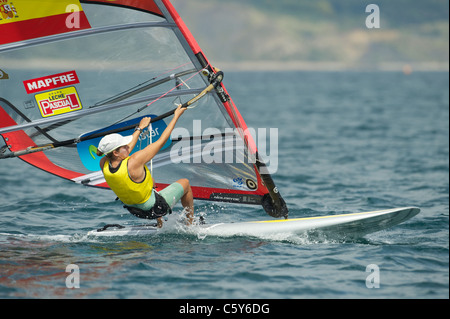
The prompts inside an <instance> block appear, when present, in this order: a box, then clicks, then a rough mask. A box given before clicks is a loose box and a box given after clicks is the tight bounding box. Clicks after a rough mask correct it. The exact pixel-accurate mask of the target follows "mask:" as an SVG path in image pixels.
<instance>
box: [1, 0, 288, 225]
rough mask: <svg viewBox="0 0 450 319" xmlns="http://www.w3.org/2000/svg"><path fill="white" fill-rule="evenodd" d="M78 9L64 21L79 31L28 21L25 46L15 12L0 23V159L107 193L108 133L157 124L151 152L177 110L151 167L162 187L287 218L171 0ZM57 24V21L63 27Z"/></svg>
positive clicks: (20, 0)
mask: <svg viewBox="0 0 450 319" xmlns="http://www.w3.org/2000/svg"><path fill="white" fill-rule="evenodd" d="M30 1H31V0H14V5H16V4H17V9H18V11H22V12H23V11H24V10H26V8H27V7H26V6H25V4H30V3H32V2H30ZM63 1H67V0H63ZM7 2H8V3H9V2H10V1H7ZM57 2H58V0H47V1H45V2H42V3H40V5H41V6H42V7H40V10H41V11H40V15H42V16H43V17H45V18H46V19H45V21H47V22H48V21H49V20H48V19H51V18H55V16H57V14H52V13H54V12H55V11H52V10H53V9H52V10H51V9H48V10H49V11H46V9H45V6H48V8H50V6H51V5H52V4H56V3H57ZM33 3H34V7H36V3H37V2H33ZM60 4H61V3H60ZM72 4H75V5H78V6H79V8H78V9H77V10H78V11H77V10H74V11H73V12H72V14H74V15H73V16H70V12H66V13H64V14H65V17H66V20H65V21H64V23H67V21H72V22H73V23H75V22H76V20H67V18H68V17H71V18H74V19H75V18H76V17H77V15H78V14H79V17H80V18H81V19H82V21H81V20H80V22H82V23H81V24H80V25H79V28H72V29H70V30H69V29H68V28H67V26H61V25H59V26H57V28H56V31H51V30H46V28H51V27H54V25H53V26H52V25H45V24H43V21H44V20H41V19H40V18H41V16H38V17H35V16H33V15H31V16H30V18H29V19H25V20H24V21H26V23H27V25H33V24H36V30H39V32H37V33H36V34H34V35H33V34H30V33H28V34H25V35H24V36H23V37H21V36H20V32H19V31H21V30H23V25H24V24H23V23H21V22H23V21H19V20H18V19H19V18H18V16H19V14H17V17H16V16H13V17H11V19H12V20H10V21H8V23H4V21H3V23H0V32H3V31H4V30H15V33H14V36H11V37H9V38H8V40H6V41H4V42H3V44H0V115H1V116H0V135H1V136H2V138H3V141H4V143H5V145H4V146H1V145H0V146H1V151H2V154H0V160H1V159H2V158H8V157H19V158H20V159H22V160H24V161H26V162H27V163H29V164H31V165H33V166H36V167H38V168H40V169H42V170H44V171H47V172H49V173H51V174H54V175H56V176H59V177H62V178H65V179H67V180H70V181H72V182H75V183H79V184H82V185H85V186H92V187H98V188H105V189H108V185H107V184H106V182H105V181H104V178H103V177H102V174H101V171H100V168H99V161H100V157H98V156H97V155H96V146H97V145H98V142H99V139H100V138H101V137H102V136H104V135H105V134H109V133H111V132H119V134H123V135H125V134H126V135H128V134H131V133H132V132H133V129H134V127H135V126H136V125H137V124H138V123H139V121H140V119H141V118H142V117H144V116H150V117H152V127H151V129H150V130H146V131H145V132H143V133H142V134H141V137H140V139H139V142H138V144H137V145H136V149H135V150H134V151H137V150H139V149H143V148H144V147H146V145H148V144H149V140H150V141H151V140H153V141H155V140H156V139H158V138H159V136H160V134H162V132H163V131H164V129H165V127H166V125H167V121H170V119H169V117H170V116H171V115H172V114H173V110H174V108H176V106H177V105H180V104H181V105H183V106H184V107H189V108H192V109H191V110H188V111H187V112H185V113H184V114H183V116H182V117H181V118H180V119H179V121H178V123H177V128H176V130H174V132H173V134H172V137H171V139H170V140H169V141H168V142H167V143H166V144H167V145H165V146H164V147H163V149H162V150H161V152H160V154H158V155H157V156H156V157H155V158H154V160H153V168H154V170H155V171H154V175H155V182H156V183H155V185H156V188H157V189H162V188H163V187H165V186H167V185H169V184H171V183H172V182H174V181H176V180H178V179H180V178H187V179H189V180H190V183H191V186H192V189H193V192H194V197H195V198H196V199H201V200H208V201H218V202H230V203H238V204H251V205H262V206H263V207H264V209H265V210H266V212H267V213H268V214H269V215H271V216H273V217H283V216H284V217H287V213H288V211H287V207H286V205H285V203H284V200H283V199H282V197H281V195H280V194H279V192H278V190H277V189H276V186H275V183H274V182H273V180H272V178H271V176H270V175H269V174H267V172H265V170H264V168H265V164H264V161H263V160H262V158H261V157H260V156H259V154H258V149H257V146H256V143H255V141H254V140H253V137H252V136H251V134H250V133H249V132H248V131H249V130H248V128H247V125H246V124H245V121H244V119H243V117H242V115H241V114H240V113H239V110H238V109H237V107H236V105H235V104H234V102H233V100H232V99H231V97H230V95H229V94H228V92H227V90H226V88H225V86H224V84H223V82H222V77H223V74H222V72H219V71H218V70H217V69H215V68H214V67H213V66H212V65H211V63H210V62H209V60H208V59H207V58H206V56H205V55H204V53H203V51H202V50H201V48H200V46H199V44H198V43H197V41H196V40H195V38H194V37H193V35H192V34H191V32H190V31H189V29H188V28H187V26H186V25H185V24H184V22H183V20H182V19H181V17H180V16H179V15H178V13H177V12H176V10H175V8H174V6H173V5H172V4H171V3H170V1H169V0H115V1H107V0H96V1H90V0H81V1H79V2H78V1H74V2H73V3H72ZM58 8H59V9H58V10H59V11H56V12H57V13H59V14H62V13H61V12H60V11H61V6H59V7H58ZM19 13H20V12H19ZM60 18H61V17H59V18H58V19H55V20H53V22H55V23H61V19H60ZM14 19H16V20H14ZM58 21H59V22H58ZM75 24H76V23H75ZM218 78H220V80H219V79H218ZM194 102H195V103H194Z"/></svg>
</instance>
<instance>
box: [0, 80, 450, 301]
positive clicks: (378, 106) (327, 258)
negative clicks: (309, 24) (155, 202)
mask: <svg viewBox="0 0 450 319" xmlns="http://www.w3.org/2000/svg"><path fill="white" fill-rule="evenodd" d="M224 83H225V85H226V87H227V88H228V91H229V92H230V94H231V96H232V97H233V99H234V101H235V103H236V105H237V106H238V108H239V110H240V111H241V113H242V115H243V117H244V118H245V120H246V122H247V124H248V126H249V127H253V128H267V129H269V128H278V152H279V154H278V170H277V172H276V173H275V174H274V175H273V178H274V180H275V182H276V183H277V185H278V188H279V190H280V192H281V194H282V195H283V197H284V198H285V200H286V202H287V205H288V207H289V209H290V217H292V218H299V217H307V216H325V215H331V214H341V213H357V212H364V211H372V210H379V209H385V208H394V207H404V206H417V207H419V208H421V213H420V214H419V215H417V216H415V217H414V218H412V219H411V220H409V221H407V222H405V223H404V224H401V225H398V226H396V227H394V228H391V229H388V230H384V231H380V232H377V233H373V234H370V235H368V236H366V237H364V238H361V239H357V240H327V239H318V238H311V237H308V236H307V235H304V236H277V237H263V236H261V237H242V236H236V237H211V236H206V237H205V236H201V235H200V234H187V233H186V232H184V231H183V229H182V227H179V225H177V224H176V222H174V221H173V220H171V219H169V221H168V223H167V228H168V229H167V231H165V232H162V233H161V234H159V235H157V236H154V237H141V238H133V237H117V238H109V239H96V238H89V237H88V236H86V233H87V232H88V231H89V230H92V229H95V228H98V227H100V226H102V225H104V224H105V223H119V224H130V223H133V222H135V221H136V218H135V217H133V216H131V215H130V214H128V213H127V212H126V211H124V210H123V209H122V208H121V206H120V205H118V204H117V203H115V202H112V201H111V196H110V194H106V193H105V191H103V190H99V189H92V188H86V187H83V186H79V185H76V184H74V183H71V182H67V181H64V180H62V179H59V178H57V177H54V176H51V175H48V174H46V173H44V172H42V171H40V170H38V169H36V168H33V167H30V166H28V165H26V164H25V163H24V162H22V161H20V160H19V159H5V160H0V190H1V192H0V195H1V196H0V298H50V299H53V298H89V299H91V298H150V299H156V298H161V299H242V298H243V299H324V298H331V299H337V298H339V299H347V298H364V299H366V298H367V299H372V298H374V299H378V298H386V299H393V298H402V299H403V298H404V299H412V298H430V299H443V298H449V74H448V73H426V72H413V73H412V74H410V75H405V74H403V73H400V72H398V73H397V72H368V73H363V72H336V73H335V72H330V73H328V72H226V73H225V79H224ZM192 111H195V109H194V110H192ZM196 209H197V214H200V213H201V214H203V215H205V218H206V222H207V223H216V222H232V221H246V220H264V219H270V217H268V216H267V215H265V213H264V212H263V210H262V209H261V208H258V207H252V206H237V205H232V204H213V203H208V202H196ZM176 214H177V213H176V212H175V213H174V215H176ZM174 215H172V216H174ZM172 216H171V217H170V218H172ZM374 265H375V267H377V269H378V275H379V276H378V279H379V280H378V283H379V285H378V287H377V286H374V285H370V278H371V277H370V276H371V275H373V273H372V271H371V269H374V268H373V267H374ZM66 270H67V271H66ZM77 271H79V272H78V274H79V277H78V278H79V281H78V282H77V280H75V279H74V278H75V277H74V276H75V275H76V274H77ZM368 282H369V284H368ZM77 286H79V288H77ZM228 310H230V309H228Z"/></svg>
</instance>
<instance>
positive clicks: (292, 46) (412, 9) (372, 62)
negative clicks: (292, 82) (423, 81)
mask: <svg viewBox="0 0 450 319" xmlns="http://www.w3.org/2000/svg"><path fill="white" fill-rule="evenodd" d="M172 2H173V4H174V6H175V8H176V9H177V10H178V11H179V13H180V15H181V16H182V18H183V20H184V21H185V22H186V24H187V25H188V27H189V28H190V29H191V31H192V33H193V34H194V36H195V37H196V39H197V40H198V42H199V43H200V45H201V47H202V48H203V49H204V50H205V52H206V54H207V55H208V57H209V58H210V59H211V60H212V61H213V62H215V63H220V64H222V65H223V64H225V65H227V67H238V68H249V69H254V68H266V69H267V68H269V69H277V68H284V69H289V68H294V69H399V68H402V67H403V66H411V67H413V68H414V69H437V70H441V69H444V70H448V60H449V49H448V45H449V41H448V40H449V21H448V20H449V1H448V0H427V1H423V0H420V1H413V0H395V1H393V0H377V1H372V2H373V3H376V4H377V5H378V6H379V8H380V18H381V25H380V28H379V29H367V27H366V25H365V20H366V17H367V15H368V14H369V13H366V12H365V8H366V5H367V4H369V3H371V2H364V1H361V0H315V1H311V0H277V1H274V0H246V1H242V0H227V1H222V0H208V1H204V0H189V1H186V0H172Z"/></svg>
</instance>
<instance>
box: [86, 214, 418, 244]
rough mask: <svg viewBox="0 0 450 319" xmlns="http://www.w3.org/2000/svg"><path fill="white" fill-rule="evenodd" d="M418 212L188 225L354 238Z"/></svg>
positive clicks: (210, 230) (214, 231) (226, 231)
mask: <svg viewBox="0 0 450 319" xmlns="http://www.w3.org/2000/svg"><path fill="white" fill-rule="evenodd" d="M419 212H420V209H419V208H416V207H403V208H395V209H387V210H379V211H374V212H366V213H354V214H341V215H328V216H316V217H305V218H294V219H274V220H265V221H250V222H238V223H220V224H212V225H194V226H190V227H187V228H188V229H189V228H190V229H191V232H193V233H197V234H201V235H207V236H208V235H209V236H222V237H223V236H225V237H228V236H257V237H258V236H270V235H278V234H302V233H307V232H311V231H317V232H319V233H323V234H325V235H330V236H332V237H346V238H357V237H362V236H364V235H367V234H370V233H374V232H377V231H380V230H383V229H386V228H389V227H392V226H395V225H398V224H400V223H402V222H404V221H406V220H408V219H410V218H412V217H413V216H415V215H417V214H418V213H419ZM161 230H162V229H158V228H157V227H156V224H147V225H137V226H120V225H107V226H105V227H104V228H102V229H97V230H93V231H90V232H89V233H88V235H92V236H148V235H155V234H157V233H158V232H160V231H161Z"/></svg>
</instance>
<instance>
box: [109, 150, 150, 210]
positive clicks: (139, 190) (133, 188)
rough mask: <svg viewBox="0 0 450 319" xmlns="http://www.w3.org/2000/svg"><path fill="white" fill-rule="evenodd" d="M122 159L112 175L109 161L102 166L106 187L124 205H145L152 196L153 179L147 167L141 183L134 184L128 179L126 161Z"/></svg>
mask: <svg viewBox="0 0 450 319" xmlns="http://www.w3.org/2000/svg"><path fill="white" fill-rule="evenodd" d="M129 159H130V157H127V158H126V159H124V160H123V161H122V162H121V163H120V164H119V165H120V167H119V169H118V170H117V171H116V172H114V173H112V172H111V170H110V166H109V161H108V160H106V161H105V164H104V166H103V175H104V176H105V180H106V182H107V183H108V186H109V187H110V188H111V189H112V190H113V192H114V193H115V194H116V195H117V197H119V199H120V200H121V201H122V203H124V204H125V205H137V204H142V203H145V202H146V201H148V200H149V198H150V196H151V195H152V189H153V179H152V175H151V174H150V170H149V169H148V168H147V166H144V169H145V178H144V180H143V181H142V182H140V183H136V182H135V181H133V180H132V179H131V178H130V175H129V173H128V160H129Z"/></svg>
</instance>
